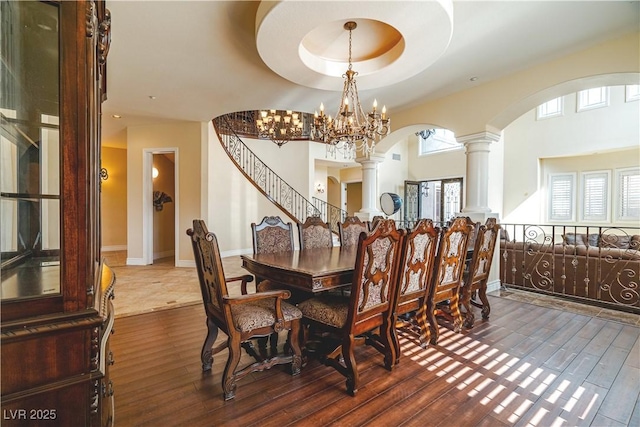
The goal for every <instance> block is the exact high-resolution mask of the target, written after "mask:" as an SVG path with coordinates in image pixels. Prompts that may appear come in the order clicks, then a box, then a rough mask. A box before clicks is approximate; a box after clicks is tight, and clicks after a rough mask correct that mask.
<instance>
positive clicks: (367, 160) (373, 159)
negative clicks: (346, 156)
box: [354, 154, 385, 165]
mask: <svg viewBox="0 0 640 427" xmlns="http://www.w3.org/2000/svg"><path fill="white" fill-rule="evenodd" d="M384 159H385V156H382V155H380V154H370V155H368V156H362V157H356V158H355V159H354V161H355V162H356V163H360V164H361V165H364V164H371V163H376V164H377V163H382V162H383V161H384Z"/></svg>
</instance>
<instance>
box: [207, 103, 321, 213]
mask: <svg viewBox="0 0 640 427" xmlns="http://www.w3.org/2000/svg"><path fill="white" fill-rule="evenodd" d="M212 122H213V127H214V129H215V130H216V133H217V135H218V139H219V140H220V143H221V144H222V146H223V147H224V149H225V151H226V153H227V155H228V156H229V158H230V159H231V161H232V162H233V163H234V164H235V165H236V167H237V168H238V170H240V172H241V173H242V174H243V175H244V176H245V178H247V180H249V181H250V182H251V183H252V184H253V186H254V187H256V189H257V190H258V191H260V192H261V193H262V194H263V195H264V196H265V197H266V198H267V199H269V201H271V203H273V204H274V205H276V206H277V207H278V208H280V209H281V210H282V211H283V212H284V213H285V214H286V215H287V216H288V217H289V218H290V219H291V220H292V221H295V222H296V223H302V222H304V221H305V219H306V218H307V217H308V216H319V215H320V214H321V213H320V210H319V209H318V208H316V207H315V206H314V205H313V203H311V202H310V201H309V200H308V199H307V198H305V197H304V196H303V195H302V194H300V193H299V192H298V191H296V190H295V189H294V188H293V187H291V186H290V185H289V184H288V183H287V182H286V181H284V180H283V179H282V178H281V177H280V176H279V175H278V174H277V173H275V172H274V171H273V170H272V169H271V168H270V167H269V166H267V165H266V164H265V163H264V162H263V161H262V160H260V158H258V156H256V155H255V153H254V152H253V151H251V150H250V149H249V147H247V146H246V145H245V143H244V142H243V141H242V139H241V138H240V136H238V132H237V131H236V129H238V131H239V132H240V133H242V134H249V135H251V133H250V132H248V131H247V129H250V128H251V126H252V125H253V127H255V124H253V123H248V120H247V117H246V116H245V114H244V113H242V112H240V113H229V114H225V115H222V116H219V117H216V118H215V119H213V120H212Z"/></svg>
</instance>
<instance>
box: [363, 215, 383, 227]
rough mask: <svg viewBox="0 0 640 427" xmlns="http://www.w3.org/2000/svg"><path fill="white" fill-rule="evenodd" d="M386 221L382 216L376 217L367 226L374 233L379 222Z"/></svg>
mask: <svg viewBox="0 0 640 427" xmlns="http://www.w3.org/2000/svg"><path fill="white" fill-rule="evenodd" d="M382 219H384V217H383V216H382V215H375V216H374V217H373V218H372V219H371V221H370V222H367V225H368V226H369V231H373V229H374V228H375V227H376V225H377V224H378V221H380V220H382Z"/></svg>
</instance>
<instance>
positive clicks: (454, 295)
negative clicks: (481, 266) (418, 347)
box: [427, 217, 475, 344]
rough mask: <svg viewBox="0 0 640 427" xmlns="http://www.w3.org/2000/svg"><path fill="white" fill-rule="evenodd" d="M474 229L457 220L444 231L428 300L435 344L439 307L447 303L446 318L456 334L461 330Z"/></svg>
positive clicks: (462, 219) (428, 314)
mask: <svg viewBox="0 0 640 427" xmlns="http://www.w3.org/2000/svg"><path fill="white" fill-rule="evenodd" d="M474 227H475V224H474V223H473V222H472V221H471V220H470V219H469V218H466V217H458V218H455V219H454V220H453V221H451V225H450V226H449V227H447V228H445V229H444V231H443V233H442V237H441V238H440V244H439V245H438V256H437V261H436V267H435V273H434V275H433V279H432V285H431V292H430V296H429V298H428V301H427V316H428V319H429V324H430V332H431V334H432V336H431V337H430V341H431V343H432V344H436V343H437V341H438V334H439V331H438V324H437V322H436V318H435V310H436V304H438V303H441V302H448V305H449V313H446V317H448V318H449V319H450V320H451V321H452V323H453V330H454V331H455V332H460V330H461V329H462V315H461V314H460V308H459V305H458V302H459V295H458V294H459V291H460V286H462V281H463V273H464V267H465V260H466V255H467V245H468V242H469V236H470V235H471V233H473V230H474Z"/></svg>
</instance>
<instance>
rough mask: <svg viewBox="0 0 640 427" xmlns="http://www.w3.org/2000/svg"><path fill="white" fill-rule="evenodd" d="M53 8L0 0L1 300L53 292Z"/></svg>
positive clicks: (56, 176)
mask: <svg viewBox="0 0 640 427" xmlns="http://www.w3.org/2000/svg"><path fill="white" fill-rule="evenodd" d="M59 21H60V19H59V7H58V5H56V4H53V3H43V2H32V1H29V2H22V1H20V2H10V1H9V2H8V1H2V2H0V57H1V62H0V227H1V234H0V249H1V252H2V264H1V266H0V275H1V280H2V288H1V291H0V297H1V299H2V300H10V299H16V298H33V297H40V296H48V295H54V294H60V292H61V288H60V282H61V281H60V246H61V233H60V231H61V227H60V224H61V218H60V212H61V211H60V209H61V207H60V153H61V149H60V148H61V147H60V137H59V135H60V133H59V105H60V102H59V97H60V94H59V80H60V79H59V37H58V34H59Z"/></svg>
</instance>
